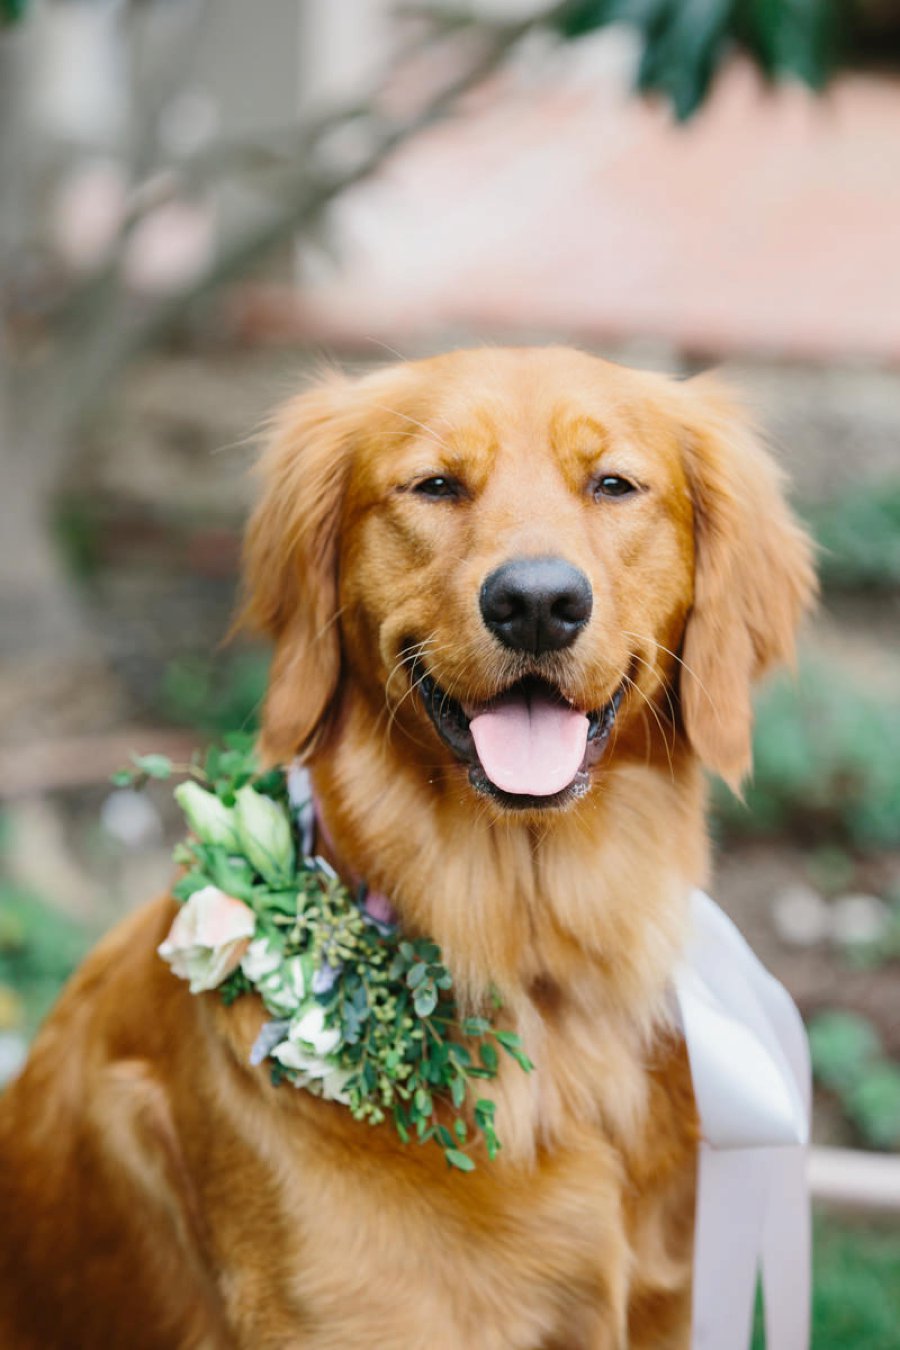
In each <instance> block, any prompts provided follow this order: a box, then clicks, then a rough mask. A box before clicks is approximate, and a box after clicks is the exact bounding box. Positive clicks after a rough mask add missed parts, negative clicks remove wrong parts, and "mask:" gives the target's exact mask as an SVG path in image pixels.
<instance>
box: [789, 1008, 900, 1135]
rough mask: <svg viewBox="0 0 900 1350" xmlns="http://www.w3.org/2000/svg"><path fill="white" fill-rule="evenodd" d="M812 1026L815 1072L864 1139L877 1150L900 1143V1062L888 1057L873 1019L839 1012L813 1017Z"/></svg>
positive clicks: (810, 1024)
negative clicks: (899, 1063)
mask: <svg viewBox="0 0 900 1350" xmlns="http://www.w3.org/2000/svg"><path fill="white" fill-rule="evenodd" d="M808 1030H809V1046H810V1051H811V1053H812V1064H813V1073H814V1074H815V1076H816V1079H817V1080H818V1082H820V1083H821V1084H822V1085H823V1087H826V1088H828V1090H829V1091H830V1092H833V1093H834V1095H835V1096H836V1097H837V1099H838V1101H839V1102H840V1104H841V1107H842V1108H843V1111H844V1114H845V1115H846V1116H847V1118H848V1119H849V1120H850V1121H852V1123H853V1124H854V1125H855V1126H856V1128H857V1130H858V1131H859V1134H860V1136H861V1138H862V1140H863V1141H864V1142H865V1143H867V1144H870V1145H871V1146H872V1147H873V1148H881V1149H892V1148H898V1147H900V1065H897V1064H894V1063H893V1062H892V1061H891V1060H889V1059H887V1058H886V1057H885V1055H884V1052H883V1049H882V1044H881V1038H880V1037H879V1035H878V1032H877V1031H876V1030H875V1027H874V1026H873V1025H872V1023H871V1022H870V1021H869V1020H868V1019H867V1018H865V1017H860V1016H859V1014H858V1013H850V1012H841V1011H838V1010H834V1011H829V1012H822V1013H819V1014H818V1015H817V1016H816V1017H813V1018H812V1019H811V1021H810V1023H809V1028H808Z"/></svg>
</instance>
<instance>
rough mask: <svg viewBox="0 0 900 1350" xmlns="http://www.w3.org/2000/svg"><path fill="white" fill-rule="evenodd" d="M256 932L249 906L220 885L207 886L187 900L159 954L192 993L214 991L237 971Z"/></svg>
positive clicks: (253, 915) (253, 916)
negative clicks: (187, 985)
mask: <svg viewBox="0 0 900 1350" xmlns="http://www.w3.org/2000/svg"><path fill="white" fill-rule="evenodd" d="M255 930H256V916H255V914H254V913H253V910H252V909H250V907H249V906H248V905H245V904H244V903H243V901H242V900H236V899H235V898H234V896H231V895H226V894H225V892H224V891H220V890H219V888H218V886H204V887H203V888H202V890H199V891H195V892H194V894H193V895H192V896H191V897H190V899H189V900H187V901H185V903H184V904H183V905H182V907H181V909H180V910H179V911H178V913H177V915H176V916H175V922H174V923H173V924H172V927H171V928H170V929H169V935H168V937H167V938H166V940H165V942H161V943H160V945H159V947H157V951H158V952H159V954H160V956H161V957H162V958H163V960H164V961H167V962H168V963H169V965H170V966H171V967H172V970H173V972H174V973H175V974H176V975H178V976H180V978H181V979H183V980H189V981H190V987H191V993H192V994H199V993H201V992H202V991H203V990H204V989H215V988H216V987H217V986H218V985H220V984H221V983H222V981H223V980H224V979H227V977H228V976H229V975H230V974H231V972H232V971H233V970H235V969H236V968H237V967H238V966H239V965H240V962H241V958H242V957H243V955H244V953H245V952H246V951H247V948H248V947H249V945H250V939H251V938H252V937H253V934H254V932H255Z"/></svg>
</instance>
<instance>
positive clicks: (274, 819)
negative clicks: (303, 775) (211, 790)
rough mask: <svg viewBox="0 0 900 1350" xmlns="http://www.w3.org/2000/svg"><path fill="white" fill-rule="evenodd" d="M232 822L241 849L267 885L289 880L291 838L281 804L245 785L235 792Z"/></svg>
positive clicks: (292, 842) (292, 859)
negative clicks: (233, 818) (234, 823)
mask: <svg viewBox="0 0 900 1350" xmlns="http://www.w3.org/2000/svg"><path fill="white" fill-rule="evenodd" d="M234 812H235V821H236V824H237V832H238V838H239V840H240V845H241V850H242V852H243V853H244V855H245V856H246V857H247V858H248V859H249V860H250V862H251V863H252V864H253V866H254V867H255V868H256V870H257V872H258V873H259V875H260V876H261V877H262V878H263V880H264V881H268V882H269V883H270V885H274V886H279V885H284V884H285V883H286V882H288V881H290V879H291V874H292V872H293V868H294V840H293V836H292V833H291V822H290V820H289V819H288V815H287V812H286V811H285V809H284V807H282V806H279V804H278V803H277V802H273V801H272V799H271V797H265V796H263V795H262V793H260V792H254V790H253V788H252V787H250V786H249V785H248V786H247V787H242V788H241V789H240V790H239V791H238V792H237V793H236V794H235V807H234Z"/></svg>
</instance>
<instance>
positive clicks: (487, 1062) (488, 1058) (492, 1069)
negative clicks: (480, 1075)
mask: <svg viewBox="0 0 900 1350" xmlns="http://www.w3.org/2000/svg"><path fill="white" fill-rule="evenodd" d="M478 1053H479V1055H480V1056H481V1062H482V1064H483V1065H484V1067H485V1068H486V1069H487V1071H488V1073H490V1074H495V1073H496V1072H497V1065H498V1062H499V1061H498V1057H497V1051H496V1050H495V1049H494V1047H493V1046H492V1045H491V1043H490V1041H485V1043H484V1045H482V1046H479V1049H478ZM510 1053H512V1052H510Z"/></svg>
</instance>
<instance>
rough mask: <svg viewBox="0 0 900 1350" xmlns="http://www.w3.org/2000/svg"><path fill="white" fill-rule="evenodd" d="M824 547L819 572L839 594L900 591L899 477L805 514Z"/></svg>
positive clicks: (867, 486)
mask: <svg viewBox="0 0 900 1350" xmlns="http://www.w3.org/2000/svg"><path fill="white" fill-rule="evenodd" d="M805 514H806V516H807V519H808V521H809V523H810V526H811V527H812V530H813V533H814V534H815V536H816V538H817V540H818V542H819V544H820V545H821V550H822V551H821V555H820V558H819V571H820V573H821V576H822V580H823V581H824V583H825V585H826V587H831V588H832V589H834V590H864V591H876V592H877V591H893V590H896V589H897V588H898V587H900V478H897V479H895V478H890V479H887V480H883V481H881V482H877V483H867V484H864V485H863V486H861V487H858V488H855V489H850V490H848V491H846V492H843V493H841V495H840V496H839V497H837V498H836V499H835V500H834V501H831V502H828V503H827V504H825V505H822V506H818V507H815V508H813V509H811V510H808V511H807V512H806V513H805Z"/></svg>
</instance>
